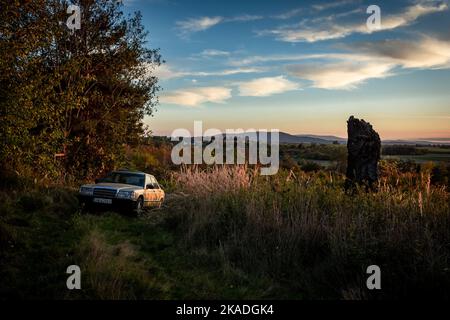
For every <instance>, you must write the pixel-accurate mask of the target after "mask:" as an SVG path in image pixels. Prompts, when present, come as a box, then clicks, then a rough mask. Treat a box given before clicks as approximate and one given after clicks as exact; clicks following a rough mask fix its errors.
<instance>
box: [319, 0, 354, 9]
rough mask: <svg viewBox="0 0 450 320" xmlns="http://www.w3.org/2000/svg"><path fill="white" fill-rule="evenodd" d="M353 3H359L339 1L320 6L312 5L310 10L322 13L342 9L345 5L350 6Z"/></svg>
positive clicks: (350, 0) (346, 0)
mask: <svg viewBox="0 0 450 320" xmlns="http://www.w3.org/2000/svg"><path fill="white" fill-rule="evenodd" d="M355 2H359V1H355V0H341V1H333V2H326V3H322V4H314V5H312V8H313V9H314V10H317V11H323V10H328V9H333V8H337V7H342V6H345V5H347V4H351V3H355Z"/></svg>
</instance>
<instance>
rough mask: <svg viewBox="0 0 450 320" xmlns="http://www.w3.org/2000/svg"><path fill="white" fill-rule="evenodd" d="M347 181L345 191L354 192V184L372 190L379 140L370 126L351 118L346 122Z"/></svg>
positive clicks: (376, 177) (376, 174) (378, 157)
mask: <svg viewBox="0 0 450 320" xmlns="http://www.w3.org/2000/svg"><path fill="white" fill-rule="evenodd" d="M347 132H348V140H347V152H348V155H347V180H346V183H345V189H346V190H347V191H349V190H350V191H352V192H353V191H354V187H355V185H356V184H363V185H365V186H366V188H367V189H371V190H373V189H374V182H376V181H377V180H378V161H379V160H380V154H381V140H380V136H379V135H378V133H377V132H376V131H375V130H374V129H373V128H372V125H371V124H370V123H368V122H365V121H364V120H362V119H361V120H359V119H356V118H354V117H353V116H351V117H350V118H349V119H348V121H347Z"/></svg>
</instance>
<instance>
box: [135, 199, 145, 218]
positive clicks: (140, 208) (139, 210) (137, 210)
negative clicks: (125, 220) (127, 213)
mask: <svg viewBox="0 0 450 320" xmlns="http://www.w3.org/2000/svg"><path fill="white" fill-rule="evenodd" d="M143 211H144V198H143V197H139V198H138V199H137V201H136V204H135V207H134V212H135V213H136V215H138V216H139V215H141V214H142V212H143Z"/></svg>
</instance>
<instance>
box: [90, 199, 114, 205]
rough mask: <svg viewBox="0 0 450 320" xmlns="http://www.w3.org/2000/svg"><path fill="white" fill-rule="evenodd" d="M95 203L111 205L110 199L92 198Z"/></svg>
mask: <svg viewBox="0 0 450 320" xmlns="http://www.w3.org/2000/svg"><path fill="white" fill-rule="evenodd" d="M93 201H94V202H95V203H104V204H111V203H112V199H103V198H94V200H93Z"/></svg>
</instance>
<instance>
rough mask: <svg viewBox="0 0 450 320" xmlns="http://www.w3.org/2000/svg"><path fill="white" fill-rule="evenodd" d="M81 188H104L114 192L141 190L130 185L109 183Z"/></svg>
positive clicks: (87, 185)
mask: <svg viewBox="0 0 450 320" xmlns="http://www.w3.org/2000/svg"><path fill="white" fill-rule="evenodd" d="M82 187H88V188H106V189H114V190H122V191H134V190H139V189H143V187H138V186H134V185H132V184H124V183H109V182H101V183H97V184H84V185H82Z"/></svg>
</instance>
